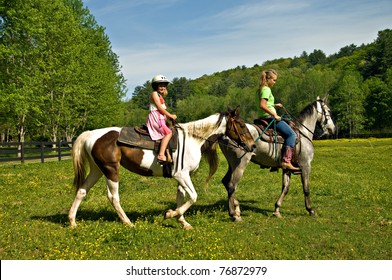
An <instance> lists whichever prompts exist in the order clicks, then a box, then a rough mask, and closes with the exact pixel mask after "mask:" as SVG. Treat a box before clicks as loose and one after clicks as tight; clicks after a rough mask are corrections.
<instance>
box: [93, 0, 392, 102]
mask: <svg viewBox="0 0 392 280" xmlns="http://www.w3.org/2000/svg"><path fill="white" fill-rule="evenodd" d="M130 2H132V4H131V3H130ZM224 2H225V1H224ZM89 3H91V4H93V2H91V1H87V3H86V5H87V6H88V5H89ZM110 3H112V1H111V2H110ZM158 3H161V2H158V1H157V0H154V2H152V3H151V2H150V0H149V1H148V2H147V0H140V1H114V3H113V4H110V7H104V8H97V9H96V10H91V9H90V10H91V11H92V13H93V14H94V15H95V12H97V14H98V15H99V17H100V18H103V19H104V20H103V21H104V24H103V25H104V26H105V27H106V28H107V31H108V34H109V37H110V39H111V41H112V45H113V50H114V51H115V52H116V53H117V54H118V55H119V57H120V63H121V64H122V66H123V74H124V76H125V78H126V79H127V80H128V85H129V93H128V95H129V96H130V95H131V94H132V93H133V90H134V87H135V86H137V85H142V84H143V83H144V82H145V81H146V80H150V79H151V77H152V76H154V75H155V74H158V73H161V74H164V75H167V76H169V77H171V78H174V77H187V78H192V79H193V78H197V77H200V76H202V75H204V74H211V73H214V72H217V71H223V70H226V69H229V68H233V67H236V66H242V65H246V66H253V65H254V64H262V63H263V62H264V61H265V60H270V59H274V58H280V57H292V56H299V55H300V54H301V53H302V51H307V52H311V51H313V50H314V49H321V50H323V51H324V52H326V53H327V54H332V53H334V52H337V51H339V49H340V48H341V47H344V46H346V45H349V44H352V43H354V44H357V45H359V44H362V43H370V42H371V41H373V40H375V39H376V37H377V32H378V31H380V30H382V29H385V28H390V27H388V26H390V24H391V20H390V14H391V13H392V2H390V1H385V0H374V1H350V0H348V1H337V0H336V1H332V0H331V1H327V2H326V1H311V0H300V1H295V2H293V1H290V0H284V1H278V0H277V1H272V2H271V1H253V0H248V1H242V2H240V3H244V4H233V3H231V2H227V3H228V5H227V7H228V8H227V9H223V8H219V9H217V8H216V7H215V10H214V9H212V10H208V13H205V14H207V15H205V16H194V14H203V13H200V12H198V13H193V11H191V10H190V11H188V10H186V9H185V10H184V7H182V10H181V12H182V13H185V14H181V21H179V22H177V21H175V20H179V19H177V18H176V17H175V16H176V13H172V14H171V16H172V17H168V18H164V19H162V31H161V32H157V30H156V28H157V24H159V20H161V18H159V20H158V21H156V22H153V23H152V22H151V20H152V19H155V18H154V17H151V18H150V17H148V18H144V15H143V16H140V14H133V13H137V12H138V10H137V8H140V7H142V8H143V12H144V13H148V12H150V10H148V11H145V9H147V8H151V7H155V9H157V10H156V11H158V10H161V12H162V13H164V12H165V11H168V10H165V8H167V7H164V6H159V5H160V4H158ZM180 3H181V4H182V3H183V2H181V1H178V2H177V0H173V1H170V2H167V3H166V5H170V11H173V9H174V10H175V9H176V7H177V6H178V5H180ZM225 3H226V2H225ZM236 3H237V2H236ZM229 4H230V5H229ZM123 5H127V6H123ZM129 5H132V6H129ZM154 5H155V6H154ZM157 5H158V6H157ZM198 6H200V7H204V6H203V5H202V4H200V3H199V2H198ZM204 8H205V9H208V4H205V7H204ZM214 11H215V12H214ZM124 14H126V17H125V18H124ZM119 15H121V16H122V17H120V16H119ZM179 18H180V17H179ZM136 19H137V20H136ZM99 23H100V22H99ZM100 24H102V23H100ZM163 27H164V28H163Z"/></svg>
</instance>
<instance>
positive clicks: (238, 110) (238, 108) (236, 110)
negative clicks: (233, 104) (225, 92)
mask: <svg viewBox="0 0 392 280" xmlns="http://www.w3.org/2000/svg"><path fill="white" fill-rule="evenodd" d="M235 114H236V115H237V116H239V114H240V105H238V106H237V108H235Z"/></svg>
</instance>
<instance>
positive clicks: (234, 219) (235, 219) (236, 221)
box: [233, 216, 242, 223]
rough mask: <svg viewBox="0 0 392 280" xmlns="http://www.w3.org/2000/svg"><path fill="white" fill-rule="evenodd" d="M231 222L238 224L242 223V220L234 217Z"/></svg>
mask: <svg viewBox="0 0 392 280" xmlns="http://www.w3.org/2000/svg"><path fill="white" fill-rule="evenodd" d="M233 222H235V223H238V222H242V218H241V217H239V216H234V217H233Z"/></svg>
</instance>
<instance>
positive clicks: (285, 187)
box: [273, 171, 291, 218]
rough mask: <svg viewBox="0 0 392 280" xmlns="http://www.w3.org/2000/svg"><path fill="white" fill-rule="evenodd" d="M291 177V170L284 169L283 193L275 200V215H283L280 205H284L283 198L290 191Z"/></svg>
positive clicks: (279, 216)
mask: <svg viewBox="0 0 392 280" xmlns="http://www.w3.org/2000/svg"><path fill="white" fill-rule="evenodd" d="M290 177H291V172H290V171H283V174H282V193H281V194H280V197H279V198H278V200H277V201H276V202H275V212H274V213H273V215H274V216H275V217H278V218H281V217H282V215H281V214H280V207H282V203H283V200H284V198H285V196H286V195H287V193H288V192H289V186H290Z"/></svg>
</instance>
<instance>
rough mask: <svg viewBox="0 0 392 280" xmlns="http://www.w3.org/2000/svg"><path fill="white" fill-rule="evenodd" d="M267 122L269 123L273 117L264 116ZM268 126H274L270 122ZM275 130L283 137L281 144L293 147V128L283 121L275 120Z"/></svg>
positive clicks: (294, 135)
mask: <svg viewBox="0 0 392 280" xmlns="http://www.w3.org/2000/svg"><path fill="white" fill-rule="evenodd" d="M264 120H266V121H267V122H268V123H270V122H271V121H272V120H273V118H264ZM270 128H274V127H273V124H271V126H270ZM276 130H277V131H278V132H279V133H280V134H281V135H282V137H283V138H284V144H283V146H289V147H291V148H294V146H295V140H296V138H297V135H296V134H295V132H294V130H293V129H292V128H291V127H290V126H289V125H288V124H287V122H285V121H279V122H278V121H277V122H276Z"/></svg>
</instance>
